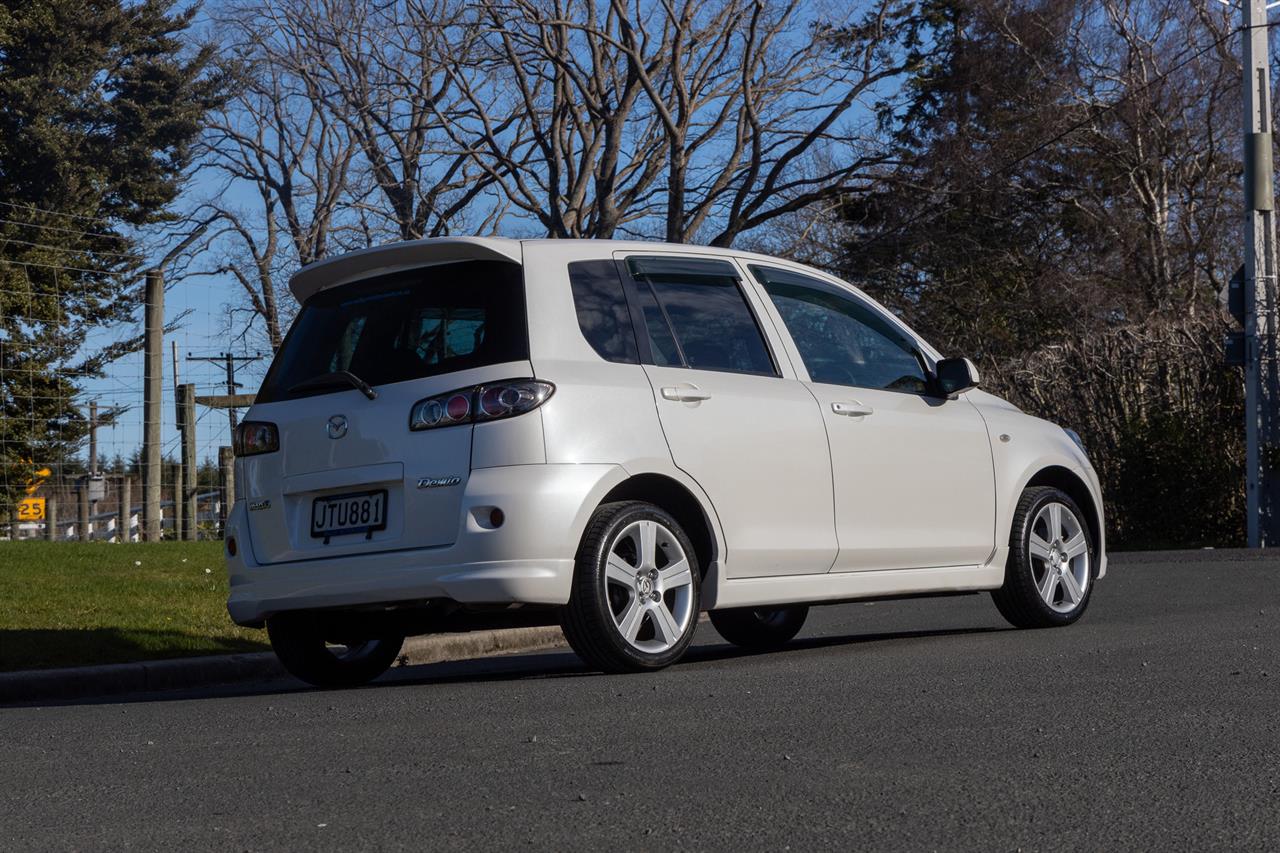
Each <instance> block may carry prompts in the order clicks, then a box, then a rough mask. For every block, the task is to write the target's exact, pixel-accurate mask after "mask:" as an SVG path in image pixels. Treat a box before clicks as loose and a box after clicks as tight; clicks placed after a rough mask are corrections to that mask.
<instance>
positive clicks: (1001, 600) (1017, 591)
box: [991, 486, 1096, 628]
mask: <svg viewBox="0 0 1280 853" xmlns="http://www.w3.org/2000/svg"><path fill="white" fill-rule="evenodd" d="M1084 518H1085V516H1084V513H1083V512H1081V511H1080V508H1079V507H1078V506H1076V503H1075V501H1073V500H1072V499H1071V497H1070V496H1069V495H1067V494H1066V492H1063V491H1061V490H1059V489H1054V488H1049V487H1046V486H1037V487H1032V488H1029V489H1027V490H1026V491H1025V492H1023V493H1022V497H1021V498H1020V499H1019V500H1018V506H1017V509H1016V510H1015V511H1014V515H1013V528H1012V530H1011V532H1010V534H1009V560H1008V562H1007V563H1006V564H1005V570H1004V585H1003V586H1001V587H1000V588H999V589H998V590H995V591H994V592H992V593H991V597H992V598H993V599H994V600H995V603H996V608H997V609H998V610H999V611H1000V614H1001V615H1002V616H1004V618H1005V619H1007V620H1009V622H1010V623H1012V624H1013V625H1015V626H1017V627H1019V628H1054V627H1058V626H1061V625H1070V624H1071V623H1072V622H1075V621H1076V620H1077V619H1079V618H1080V617H1081V615H1083V614H1084V611H1085V608H1086V607H1088V605H1089V596H1090V595H1091V594H1092V592H1093V579H1094V572H1095V570H1096V559H1095V551H1094V543H1093V537H1092V534H1091V533H1090V532H1089V525H1088V524H1086V523H1085V521H1084Z"/></svg>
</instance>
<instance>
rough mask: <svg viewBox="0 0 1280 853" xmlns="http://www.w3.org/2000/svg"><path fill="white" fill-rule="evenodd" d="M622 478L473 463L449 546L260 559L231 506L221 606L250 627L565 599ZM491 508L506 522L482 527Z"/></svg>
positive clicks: (597, 469) (600, 469)
mask: <svg viewBox="0 0 1280 853" xmlns="http://www.w3.org/2000/svg"><path fill="white" fill-rule="evenodd" d="M624 476H625V473H624V472H623V470H622V469H621V468H619V467H618V466H615V465H514V466H509V467H501V468H480V469H476V470H474V471H472V472H471V476H470V477H469V478H468V481H467V485H466V493H465V495H464V498H463V501H462V508H461V514H460V517H459V520H458V525H459V526H458V538H457V540H456V541H455V542H454V544H452V545H449V546H445V547H439V548H417V549H412V550H405V551H385V552H382V553H376V554H366V555H359V556H344V557H339V558H333V559H325V558H320V559H310V560H300V561H295V562H288V563H272V564H268V565H261V564H259V563H257V562H256V560H255V559H254V556H253V554H252V553H251V552H252V545H251V542H250V538H249V537H248V536H247V535H241V534H242V533H247V528H246V525H245V518H244V512H245V511H244V506H243V503H237V504H236V505H235V506H234V507H233V508H232V510H231V516H230V518H229V519H228V522H227V533H228V535H230V536H235V537H236V542H237V544H238V545H239V549H238V550H239V553H238V554H237V555H236V556H234V557H231V556H228V557H227V573H228V575H229V577H230V581H231V595H230V597H229V598H228V600H227V611H228V613H230V614H231V618H232V620H233V621H235V622H236V623H238V624H241V625H260V624H261V623H262V621H263V620H264V619H266V618H267V617H268V616H271V615H273V614H275V613H280V612H284V611H288V610H306V609H312V608H319V607H344V606H357V605H364V604H382V603H395V602H407V601H421V600H424V599H438V598H447V599H451V600H453V601H457V602H462V603H469V604H470V603H476V604H479V603H485V604H490V603H492V604H498V603H523V604H552V605H560V604H565V603H567V602H568V601H569V589H570V586H571V584H572V581H573V564H574V553H575V552H576V550H577V547H578V540H579V539H580V538H581V536H582V531H583V529H584V528H585V526H586V523H587V519H588V518H589V516H590V514H591V512H592V511H593V510H594V509H595V507H596V505H597V504H598V503H599V501H600V499H601V498H603V497H604V495H605V494H606V493H607V492H608V490H609V489H610V488H612V487H613V485H614V484H616V483H618V482H620V481H621V480H622V479H623V477H624ZM494 506H497V507H500V508H501V509H502V511H503V513H504V514H505V516H506V520H505V521H504V523H503V525H502V526H501V527H499V528H488V527H486V526H482V524H481V522H480V521H478V520H477V519H478V517H479V518H480V519H484V518H487V517H488V509H487V508H488V507H494ZM480 508H485V509H483V510H481V509H480ZM473 510H476V512H473Z"/></svg>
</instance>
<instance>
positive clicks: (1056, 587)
mask: <svg viewBox="0 0 1280 853" xmlns="http://www.w3.org/2000/svg"><path fill="white" fill-rule="evenodd" d="M1027 551H1028V556H1029V558H1030V560H1031V575H1032V579H1033V580H1034V581H1035V585H1036V590H1037V591H1038V592H1039V593H1040V598H1041V600H1042V601H1044V603H1045V604H1047V605H1048V606H1049V607H1050V608H1051V609H1052V610H1054V611H1056V612H1058V613H1070V612H1071V611H1072V610H1074V609H1075V608H1076V607H1078V606H1079V605H1080V602H1082V601H1083V600H1084V597H1085V592H1086V590H1087V589H1088V588H1089V581H1090V578H1091V571H1090V570H1091V566H1090V564H1089V562H1090V560H1089V557H1090V555H1089V539H1088V536H1087V534H1086V533H1085V530H1084V526H1083V525H1082V524H1081V523H1080V519H1079V518H1077V517H1076V514H1075V513H1074V512H1073V511H1072V510H1071V508H1070V507H1068V506H1066V505H1065V504H1061V503H1058V502H1056V501H1055V502H1051V503H1047V504H1045V505H1044V506H1043V507H1041V509H1040V511H1039V512H1038V513H1036V517H1035V520H1034V521H1033V522H1032V523H1031V537H1030V541H1029V543H1028V548H1027Z"/></svg>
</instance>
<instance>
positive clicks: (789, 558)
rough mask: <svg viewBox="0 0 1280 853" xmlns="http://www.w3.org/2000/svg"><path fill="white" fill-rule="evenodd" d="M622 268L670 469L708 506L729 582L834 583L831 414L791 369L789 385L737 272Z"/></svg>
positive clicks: (686, 260) (717, 264)
mask: <svg viewBox="0 0 1280 853" xmlns="http://www.w3.org/2000/svg"><path fill="white" fill-rule="evenodd" d="M619 258H620V260H621V263H620V266H621V267H622V268H623V270H624V273H625V275H624V277H625V278H626V280H627V284H626V286H627V290H628V300H629V302H630V304H631V307H632V312H633V319H634V321H635V323H636V328H637V333H638V334H637V339H638V342H639V344H640V348H641V353H640V356H641V361H642V362H644V369H645V373H646V374H647V375H648V377H649V381H650V384H651V385H652V386H653V393H654V402H655V404H656V406H657V409H658V414H659V418H660V420H661V423H662V429H663V432H664V433H665V435H666V439H667V444H668V446H669V447H670V449H671V455H672V459H673V460H674V462H675V464H676V465H677V466H678V467H679V468H681V469H682V470H683V471H685V472H686V473H687V474H689V476H691V477H692V478H693V479H694V480H696V481H697V482H698V484H699V485H700V486H701V487H702V489H703V490H704V491H705V492H706V493H707V495H708V496H709V497H710V498H711V502H712V504H713V505H714V507H715V512H716V515H717V516H718V517H719V520H720V524H721V528H722V529H723V531H724V537H725V543H726V550H727V553H726V554H725V555H724V556H725V566H726V573H727V576H728V577H763V576H770V575H795V574H813V573H822V572H827V571H829V570H830V568H831V565H832V562H833V560H834V559H835V556H836V552H837V544H836V536H835V521H834V513H833V506H832V487H831V460H830V456H829V454H828V452H827V437H826V432H825V428H824V426H823V421H822V414H821V412H820V411H819V409H818V406H817V404H816V403H815V401H814V399H813V396H812V395H811V394H810V393H809V392H808V391H807V390H806V389H805V387H804V386H803V385H802V384H801V383H800V382H799V381H797V380H796V379H795V378H794V374H793V373H791V370H790V365H789V364H786V365H785V368H786V372H787V373H790V374H791V375H790V376H787V375H784V369H783V367H784V366H783V365H781V364H780V363H779V362H780V361H782V359H779V358H777V357H776V356H775V355H774V352H773V348H772V347H771V346H770V344H769V342H768V340H767V337H766V334H765V333H764V331H763V329H762V325H761V323H760V322H759V320H758V316H759V312H760V311H761V309H762V308H763V304H762V303H760V302H758V301H757V302H756V303H755V304H753V303H752V301H751V300H750V299H749V298H748V296H747V291H746V290H744V288H743V283H742V281H741V280H740V276H739V267H738V266H737V265H736V264H734V263H733V262H732V261H730V260H728V259H719V258H706V257H702V258H698V257H681V256H673V255H636V254H632V255H625V254H620V255H619ZM754 298H755V299H756V300H758V299H759V297H758V295H754ZM775 334H776V330H775Z"/></svg>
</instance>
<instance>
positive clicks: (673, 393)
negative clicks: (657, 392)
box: [662, 383, 711, 403]
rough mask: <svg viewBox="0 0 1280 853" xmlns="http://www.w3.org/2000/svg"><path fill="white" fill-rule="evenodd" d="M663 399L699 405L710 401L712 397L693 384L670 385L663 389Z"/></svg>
mask: <svg viewBox="0 0 1280 853" xmlns="http://www.w3.org/2000/svg"><path fill="white" fill-rule="evenodd" d="M662 399H664V400H675V401H676V402H679V403H699V402H701V401H703V400H710V399H711V395H710V394H708V393H707V392H706V391H703V390H702V389H701V388H699V387H698V386H697V385H694V384H693V383H687V384H684V385H668V386H667V387H665V388H663V389H662Z"/></svg>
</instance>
